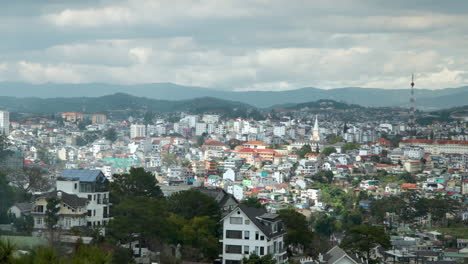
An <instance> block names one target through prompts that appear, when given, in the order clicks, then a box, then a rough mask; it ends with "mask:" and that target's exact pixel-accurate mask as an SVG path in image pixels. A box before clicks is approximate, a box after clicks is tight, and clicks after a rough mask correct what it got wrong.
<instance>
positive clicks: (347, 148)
mask: <svg viewBox="0 0 468 264" xmlns="http://www.w3.org/2000/svg"><path fill="white" fill-rule="evenodd" d="M358 148H359V144H356V143H351V142H348V143H346V144H344V145H343V147H342V149H343V152H348V151H350V150H353V149H358Z"/></svg>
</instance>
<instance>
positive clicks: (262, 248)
mask: <svg viewBox="0 0 468 264" xmlns="http://www.w3.org/2000/svg"><path fill="white" fill-rule="evenodd" d="M263 255H265V247H260V256H263Z"/></svg>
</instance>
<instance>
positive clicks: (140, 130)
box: [130, 124, 146, 138]
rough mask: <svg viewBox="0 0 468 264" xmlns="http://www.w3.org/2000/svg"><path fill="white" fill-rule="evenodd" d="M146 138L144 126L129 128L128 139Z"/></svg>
mask: <svg viewBox="0 0 468 264" xmlns="http://www.w3.org/2000/svg"><path fill="white" fill-rule="evenodd" d="M136 137H146V126H145V125H139V124H133V125H131V126H130V138H136Z"/></svg>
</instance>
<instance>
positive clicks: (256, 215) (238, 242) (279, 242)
mask: <svg viewBox="0 0 468 264" xmlns="http://www.w3.org/2000/svg"><path fill="white" fill-rule="evenodd" d="M221 221H222V223H223V238H222V240H221V241H220V242H221V243H222V244H223V247H222V255H221V256H222V258H223V264H241V263H242V259H243V258H244V257H249V256H250V255H251V254H256V255H258V256H264V255H267V254H271V255H272V256H273V258H274V259H275V260H276V263H278V264H282V263H286V262H287V260H288V257H287V254H286V246H285V243H284V235H285V228H284V224H283V222H282V221H281V220H280V219H279V215H277V214H272V213H268V212H267V210H266V209H264V208H252V207H246V206H244V205H239V206H238V207H237V208H236V209H234V210H232V211H231V212H230V213H229V214H227V215H226V216H225V217H224V218H223V219H222V220H221Z"/></svg>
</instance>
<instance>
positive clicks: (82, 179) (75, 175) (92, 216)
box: [57, 170, 110, 227]
mask: <svg viewBox="0 0 468 264" xmlns="http://www.w3.org/2000/svg"><path fill="white" fill-rule="evenodd" d="M57 190H58V191H63V192H66V193H68V194H74V195H77V196H78V197H80V198H86V199H87V200H88V203H87V205H86V210H87V211H86V225H87V226H88V227H91V226H101V225H104V226H105V225H106V224H107V223H108V222H109V220H110V214H109V207H110V204H109V180H108V179H107V178H106V176H104V174H103V173H102V172H101V171H100V170H63V172H62V176H61V177H59V178H58V179H57Z"/></svg>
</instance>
